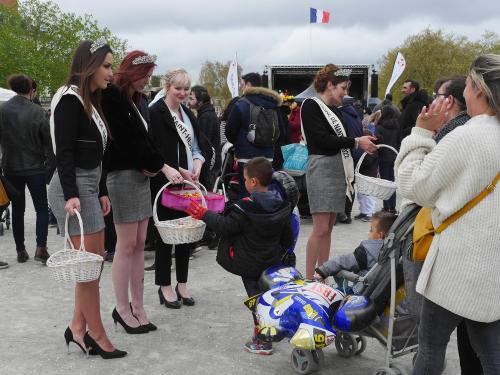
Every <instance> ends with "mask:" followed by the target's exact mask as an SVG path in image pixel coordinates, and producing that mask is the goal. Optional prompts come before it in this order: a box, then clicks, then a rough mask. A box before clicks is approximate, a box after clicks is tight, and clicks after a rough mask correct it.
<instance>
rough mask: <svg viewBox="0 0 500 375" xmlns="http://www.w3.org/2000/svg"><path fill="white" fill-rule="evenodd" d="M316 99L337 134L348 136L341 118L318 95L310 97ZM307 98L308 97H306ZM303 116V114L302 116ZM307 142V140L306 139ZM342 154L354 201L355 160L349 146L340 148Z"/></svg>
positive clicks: (349, 195)
mask: <svg viewBox="0 0 500 375" xmlns="http://www.w3.org/2000/svg"><path fill="white" fill-rule="evenodd" d="M310 99H312V100H314V101H315V102H316V103H318V105H319V108H320V109H321V111H322V112H323V115H324V116H325V118H326V120H327V121H328V123H329V124H330V126H331V127H332V129H333V131H334V132H335V134H336V135H337V137H347V134H346V132H345V129H344V126H343V125H342V122H341V121H340V119H339V118H338V117H337V115H336V114H335V113H334V112H333V111H332V110H331V109H330V108H328V106H327V105H326V104H325V103H324V102H323V101H322V100H321V99H320V98H317V97H312V98H310ZM306 100H307V99H306ZM301 118H302V116H301ZM301 126H302V135H303V137H304V139H305V140H306V135H305V133H304V129H303V125H302V124H301ZM306 142H307V140H306ZM340 154H341V156H342V164H343V165H344V173H345V180H346V183H347V190H346V195H347V198H349V200H350V201H352V194H353V193H354V186H353V184H354V161H353V159H352V156H351V150H349V149H348V148H342V149H340Z"/></svg>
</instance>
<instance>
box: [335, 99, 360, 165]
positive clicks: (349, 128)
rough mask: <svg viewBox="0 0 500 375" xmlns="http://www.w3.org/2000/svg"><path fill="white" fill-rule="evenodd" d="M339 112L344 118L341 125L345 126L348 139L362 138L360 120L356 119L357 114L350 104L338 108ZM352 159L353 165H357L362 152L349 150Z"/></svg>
mask: <svg viewBox="0 0 500 375" xmlns="http://www.w3.org/2000/svg"><path fill="white" fill-rule="evenodd" d="M339 109H340V112H342V115H343V117H344V121H343V124H344V126H345V128H346V129H345V131H346V133H347V136H348V137H351V138H358V137H362V136H363V124H362V123H361V120H360V118H359V117H358V112H356V109H354V107H353V106H352V105H350V104H347V105H343V106H342V107H340V108H339ZM351 154H352V158H353V159H354V165H356V164H357V163H358V160H359V158H360V157H361V155H362V154H363V150H361V149H355V148H353V149H351Z"/></svg>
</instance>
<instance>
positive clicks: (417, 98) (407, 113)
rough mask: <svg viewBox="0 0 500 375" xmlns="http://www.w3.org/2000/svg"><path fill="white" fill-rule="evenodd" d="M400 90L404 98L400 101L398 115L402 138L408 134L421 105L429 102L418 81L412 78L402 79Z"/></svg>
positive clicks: (415, 120)
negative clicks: (399, 114)
mask: <svg viewBox="0 0 500 375" xmlns="http://www.w3.org/2000/svg"><path fill="white" fill-rule="evenodd" d="M401 92H402V93H403V95H404V98H403V100H402V101H401V107H402V110H401V116H400V117H399V124H400V126H399V127H400V129H401V139H403V138H405V137H406V136H407V135H410V133H411V129H412V128H413V127H414V126H415V123H416V122H417V117H418V114H419V113H420V111H421V110H422V107H423V106H424V105H428V104H429V98H428V95H427V93H426V92H425V91H422V90H420V85H419V83H418V82H417V81H415V80H412V79H407V80H406V81H404V83H403V88H402V89H401Z"/></svg>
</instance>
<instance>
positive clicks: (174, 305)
mask: <svg viewBox="0 0 500 375" xmlns="http://www.w3.org/2000/svg"><path fill="white" fill-rule="evenodd" d="M158 296H159V297H160V305H165V307H168V308H169V309H180V308H181V304H180V303H179V301H172V302H170V301H169V300H168V299H166V298H165V296H164V295H163V293H162V291H161V287H160V288H158Z"/></svg>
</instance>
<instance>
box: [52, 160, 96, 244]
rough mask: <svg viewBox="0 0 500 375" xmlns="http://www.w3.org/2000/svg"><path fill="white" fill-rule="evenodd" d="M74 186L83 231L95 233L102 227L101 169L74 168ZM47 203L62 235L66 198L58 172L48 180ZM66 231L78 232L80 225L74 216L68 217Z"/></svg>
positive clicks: (74, 234)
mask: <svg viewBox="0 0 500 375" xmlns="http://www.w3.org/2000/svg"><path fill="white" fill-rule="evenodd" d="M75 175H76V186H77V188H78V195H79V199H80V215H81V216H82V222H83V233H84V234H91V233H97V232H100V231H101V230H103V229H104V227H105V225H104V216H103V215H102V209H101V203H100V202H99V180H100V178H101V169H100V168H99V167H98V168H94V169H82V168H76V169H75ZM48 198H49V204H50V208H51V210H52V212H53V213H54V215H55V217H56V219H57V225H58V227H59V231H60V232H61V235H62V236H64V223H65V220H66V210H65V209H64V206H65V205H66V199H64V194H63V189H62V186H61V181H60V179H59V174H58V173H57V171H56V172H55V173H54V176H53V177H52V180H51V181H50V185H49V191H48ZM68 232H69V235H70V236H76V235H79V234H80V227H79V225H78V220H77V219H76V216H73V217H70V219H69V226H68Z"/></svg>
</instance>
